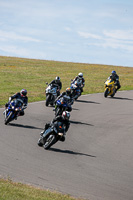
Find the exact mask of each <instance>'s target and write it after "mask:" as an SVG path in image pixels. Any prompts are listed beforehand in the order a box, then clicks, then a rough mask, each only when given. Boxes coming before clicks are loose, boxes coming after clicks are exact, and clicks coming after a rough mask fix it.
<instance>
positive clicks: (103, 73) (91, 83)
mask: <svg viewBox="0 0 133 200" xmlns="http://www.w3.org/2000/svg"><path fill="white" fill-rule="evenodd" d="M112 70H116V72H117V73H118V75H119V76H120V83H121V86H122V87H121V90H133V68H132V67H120V66H119V67H118V66H109V65H95V64H83V63H70V62H58V61H47V60H35V59H24V58H15V57H4V56H0V94H1V95H0V107H2V106H3V105H4V104H5V103H6V102H7V101H8V98H9V96H11V95H13V94H14V93H16V92H18V91H20V90H21V89H22V88H26V89H27V90H28V97H29V102H34V101H42V100H44V99H45V88H46V84H45V83H46V82H50V81H51V80H53V79H54V78H55V77H56V76H60V78H61V80H62V84H63V88H62V91H65V89H66V88H67V87H70V82H71V79H73V78H74V77H75V76H76V75H77V74H78V73H79V72H82V73H83V74H84V78H85V87H84V93H83V94H89V93H99V92H103V91H104V81H105V80H106V79H107V77H108V76H109V75H110V73H111V71H112Z"/></svg>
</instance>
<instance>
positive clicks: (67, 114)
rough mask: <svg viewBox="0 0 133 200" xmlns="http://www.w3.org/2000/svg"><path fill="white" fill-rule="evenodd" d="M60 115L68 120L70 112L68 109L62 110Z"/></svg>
mask: <svg viewBox="0 0 133 200" xmlns="http://www.w3.org/2000/svg"><path fill="white" fill-rule="evenodd" d="M62 117H63V118H64V119H66V120H69V118H70V113H69V112H68V111H63V113H62Z"/></svg>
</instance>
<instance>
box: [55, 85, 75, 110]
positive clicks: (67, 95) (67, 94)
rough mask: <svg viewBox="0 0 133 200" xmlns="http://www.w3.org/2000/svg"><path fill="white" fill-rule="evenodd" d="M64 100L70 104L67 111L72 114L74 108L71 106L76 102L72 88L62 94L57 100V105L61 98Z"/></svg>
mask: <svg viewBox="0 0 133 200" xmlns="http://www.w3.org/2000/svg"><path fill="white" fill-rule="evenodd" d="M62 97H63V98H64V99H65V100H66V102H67V103H68V108H67V111H69V112H71V111H72V107H71V105H72V104H73V102H74V99H73V97H72V93H71V88H67V89H66V92H62V93H61V95H60V96H58V97H57V98H56V100H55V104H56V101H57V100H58V99H60V98H62Z"/></svg>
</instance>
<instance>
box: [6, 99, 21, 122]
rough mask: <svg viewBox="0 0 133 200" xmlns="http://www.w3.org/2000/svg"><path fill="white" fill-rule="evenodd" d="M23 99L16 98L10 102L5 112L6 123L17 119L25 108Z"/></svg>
mask: <svg viewBox="0 0 133 200" xmlns="http://www.w3.org/2000/svg"><path fill="white" fill-rule="evenodd" d="M22 106H23V101H22V100H21V99H15V100H13V101H11V102H10V103H9V104H8V108H7V109H6V110H5V111H4V112H3V114H4V117H5V125H7V124H8V123H9V122H11V121H13V120H14V119H17V117H18V115H19V113H20V112H21V111H22V110H23V109H22Z"/></svg>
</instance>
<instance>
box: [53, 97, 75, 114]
mask: <svg viewBox="0 0 133 200" xmlns="http://www.w3.org/2000/svg"><path fill="white" fill-rule="evenodd" d="M54 110H55V116H58V115H62V113H63V111H69V112H71V110H72V107H71V105H70V104H68V102H67V100H66V99H65V97H61V98H60V99H58V100H57V101H56V104H55V109H54Z"/></svg>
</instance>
